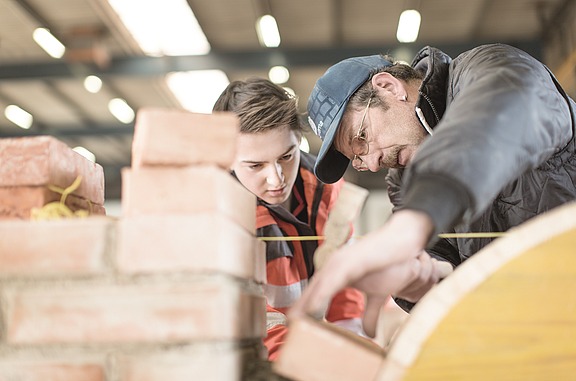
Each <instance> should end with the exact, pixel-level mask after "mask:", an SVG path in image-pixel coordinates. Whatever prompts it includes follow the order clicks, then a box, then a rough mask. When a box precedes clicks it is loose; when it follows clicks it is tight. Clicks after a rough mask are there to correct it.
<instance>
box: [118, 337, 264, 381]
mask: <svg viewBox="0 0 576 381" xmlns="http://www.w3.org/2000/svg"><path fill="white" fill-rule="evenodd" d="M223 344H227V343H220V342H208V343H202V344H195V345H193V346H191V348H183V349H180V350H178V351H176V350H173V351H167V352H165V353H157V354H147V355H133V356H128V355H126V356H119V358H118V361H117V367H118V374H119V377H118V381H166V380H170V381H191V380H202V381H240V380H244V379H245V378H243V376H242V372H243V368H244V363H245V362H247V361H254V359H255V355H254V350H253V349H242V348H235V347H234V346H232V345H223Z"/></svg>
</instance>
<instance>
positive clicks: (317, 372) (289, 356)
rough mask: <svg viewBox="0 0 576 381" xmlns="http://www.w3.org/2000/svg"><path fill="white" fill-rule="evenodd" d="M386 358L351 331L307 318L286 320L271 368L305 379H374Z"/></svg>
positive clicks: (380, 349)
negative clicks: (279, 346)
mask: <svg viewBox="0 0 576 381" xmlns="http://www.w3.org/2000/svg"><path fill="white" fill-rule="evenodd" d="M384 361H385V353H384V351H383V349H382V348H380V347H379V346H377V345H376V344H374V343H373V342H372V341H369V340H368V339H364V338H361V337H359V336H357V335H355V334H353V333H351V332H350V331H347V330H345V329H343V328H339V327H336V326H334V325H331V324H329V323H323V322H319V321H315V320H312V319H310V318H302V319H293V320H290V322H289V329H288V334H287V336H286V341H285V342H284V345H283V347H282V351H281V352H280V356H279V357H278V359H277V360H276V362H275V363H274V364H273V369H274V370H275V371H276V372H277V373H278V374H280V375H282V376H284V377H288V378H290V379H295V380H306V381H325V380H331V381H355V380H366V381H370V380H376V376H377V375H378V370H379V369H380V366H381V365H382V364H383V363H384Z"/></svg>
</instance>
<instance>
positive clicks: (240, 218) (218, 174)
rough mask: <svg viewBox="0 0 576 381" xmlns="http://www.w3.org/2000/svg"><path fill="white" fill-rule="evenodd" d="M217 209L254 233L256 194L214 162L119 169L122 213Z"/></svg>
mask: <svg viewBox="0 0 576 381" xmlns="http://www.w3.org/2000/svg"><path fill="white" fill-rule="evenodd" d="M201 212H219V213H222V214H224V215H226V216H228V217H229V218H231V219H232V220H233V221H234V222H236V223H237V224H239V225H240V226H242V227H243V228H244V229H246V230H247V231H249V232H251V233H254V232H255V230H256V196H254V195H253V194H252V193H250V192H249V191H248V190H247V189H246V188H244V187H243V186H242V185H241V184H240V183H239V182H238V181H237V180H236V179H234V178H233V177H232V176H231V175H230V174H229V173H228V172H227V171H225V170H223V169H221V168H219V167H217V166H213V165H206V166H190V167H182V168H168V167H166V168H160V167H155V168H152V167H142V168H139V169H130V168H124V169H123V170H122V215H123V216H125V217H129V216H138V215H146V214H164V215H166V214H193V213H201Z"/></svg>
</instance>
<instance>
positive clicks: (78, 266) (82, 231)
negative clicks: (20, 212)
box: [0, 217, 114, 277]
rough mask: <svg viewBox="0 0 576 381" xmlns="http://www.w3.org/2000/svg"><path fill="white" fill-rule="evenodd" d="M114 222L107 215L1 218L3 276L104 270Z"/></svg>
mask: <svg viewBox="0 0 576 381" xmlns="http://www.w3.org/2000/svg"><path fill="white" fill-rule="evenodd" d="M113 224H114V222H113V220H112V219H109V218H106V217H88V218H74V219H63V220H53V221H19V220H5V221H0V277H5V276H47V275H48V276H54V275H66V274H69V275H88V274H96V273H102V272H103V271H105V266H104V255H105V253H106V250H107V249H108V248H110V247H112V245H111V242H110V241H111V238H112V233H113V229H112V228H113Z"/></svg>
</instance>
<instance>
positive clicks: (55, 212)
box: [30, 176, 90, 221]
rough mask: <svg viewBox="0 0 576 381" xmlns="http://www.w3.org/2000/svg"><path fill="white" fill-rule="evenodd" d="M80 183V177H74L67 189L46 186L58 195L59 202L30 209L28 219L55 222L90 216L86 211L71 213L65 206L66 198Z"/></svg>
mask: <svg viewBox="0 0 576 381" xmlns="http://www.w3.org/2000/svg"><path fill="white" fill-rule="evenodd" d="M81 182H82V176H78V177H76V180H74V182H73V183H72V184H71V185H70V186H69V187H68V188H65V189H64V188H60V187H57V186H55V185H48V189H49V190H51V191H53V192H56V193H60V194H61V195H62V196H61V197H60V201H53V202H49V203H48V204H46V205H44V206H43V207H41V208H32V209H31V210H30V219H32V220H35V221H41V220H57V219H62V218H71V217H87V216H88V215H90V212H89V211H88V210H77V211H75V212H73V211H72V210H71V209H70V208H69V207H68V206H66V198H67V197H68V195H69V194H71V193H73V192H74V191H75V190H76V189H78V187H79V186H80V183H81Z"/></svg>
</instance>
